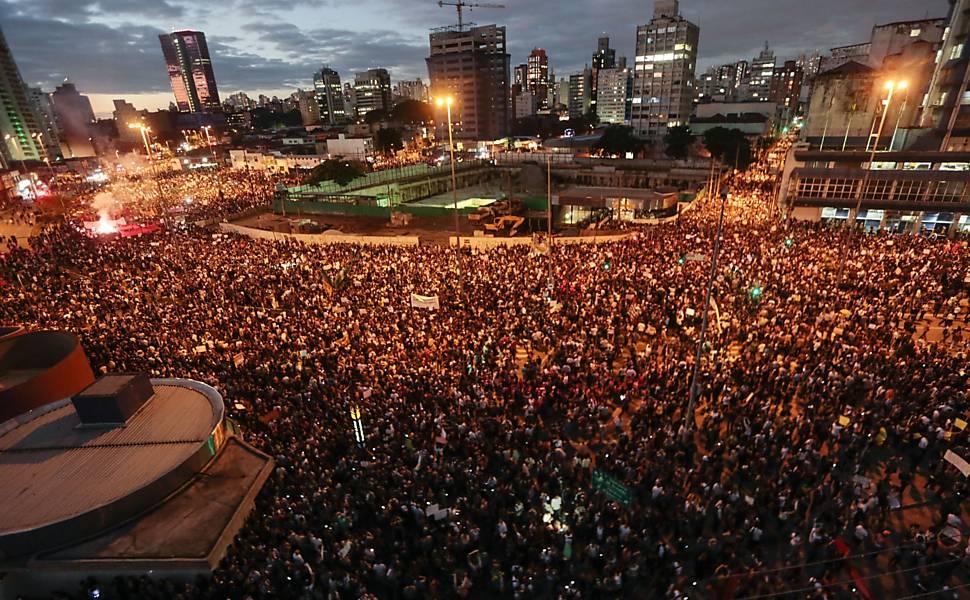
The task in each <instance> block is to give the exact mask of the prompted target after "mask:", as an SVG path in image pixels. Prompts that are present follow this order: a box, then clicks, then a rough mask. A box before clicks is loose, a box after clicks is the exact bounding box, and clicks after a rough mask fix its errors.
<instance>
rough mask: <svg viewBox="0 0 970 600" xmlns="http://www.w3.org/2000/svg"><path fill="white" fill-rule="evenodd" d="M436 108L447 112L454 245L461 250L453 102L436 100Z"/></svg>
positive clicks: (449, 98) (449, 99) (450, 98)
mask: <svg viewBox="0 0 970 600" xmlns="http://www.w3.org/2000/svg"><path fill="white" fill-rule="evenodd" d="M435 103H436V104H437V105H438V106H444V107H446V108H447V110H448V152H449V153H450V154H451V197H452V200H454V203H455V244H456V245H457V246H458V248H459V249H461V225H460V221H459V218H458V177H457V175H455V138H454V131H453V126H452V123H451V105H452V104H453V103H454V100H453V99H452V97H451V96H446V97H445V98H438V99H437V100H435Z"/></svg>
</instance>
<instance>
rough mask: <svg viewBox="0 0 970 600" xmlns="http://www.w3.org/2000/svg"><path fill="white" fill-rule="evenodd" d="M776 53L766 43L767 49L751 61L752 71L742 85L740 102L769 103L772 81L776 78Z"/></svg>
mask: <svg viewBox="0 0 970 600" xmlns="http://www.w3.org/2000/svg"><path fill="white" fill-rule="evenodd" d="M775 64H776V61H775V53H774V52H773V51H772V50H771V49H770V48H769V47H768V42H765V49H764V50H762V51H761V54H759V55H758V56H757V58H755V59H754V60H752V61H751V69H750V70H749V71H748V75H747V77H746V78H745V80H744V82H743V83H742V84H741V87H742V92H741V98H740V100H750V101H754V102H768V101H769V99H770V98H771V80H772V78H773V77H774V76H775Z"/></svg>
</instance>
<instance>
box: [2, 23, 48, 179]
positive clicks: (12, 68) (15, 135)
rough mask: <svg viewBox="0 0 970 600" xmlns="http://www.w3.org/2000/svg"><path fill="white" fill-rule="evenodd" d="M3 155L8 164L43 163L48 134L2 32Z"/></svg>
mask: <svg viewBox="0 0 970 600" xmlns="http://www.w3.org/2000/svg"><path fill="white" fill-rule="evenodd" d="M0 104H2V109H0V137H2V139H0V153H2V156H3V159H4V163H5V164H8V163H9V162H10V161H11V160H13V161H19V160H42V159H43V158H44V156H45V152H44V148H43V138H41V142H38V141H37V135H38V134H40V133H43V132H44V129H43V127H42V126H41V120H40V118H39V117H38V115H37V109H36V107H35V106H34V104H33V103H32V102H31V99H30V96H29V95H28V92H27V86H25V85H24V80H23V79H22V78H21V77H20V70H19V69H18V68H17V63H16V62H14V59H13V54H12V53H11V52H10V47H9V46H7V40H6V38H4V36H3V32H2V31H0Z"/></svg>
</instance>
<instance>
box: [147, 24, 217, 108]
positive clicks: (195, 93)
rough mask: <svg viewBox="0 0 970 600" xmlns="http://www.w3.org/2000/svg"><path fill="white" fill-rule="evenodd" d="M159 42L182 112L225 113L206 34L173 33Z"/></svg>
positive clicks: (176, 100) (197, 32)
mask: <svg viewBox="0 0 970 600" xmlns="http://www.w3.org/2000/svg"><path fill="white" fill-rule="evenodd" d="M158 39H159V41H160V42H161V44H162V55H163V56H164V57H165V65H166V67H167V69H168V79H169V82H170V83H171V85H172V92H173V93H174V94H175V105H176V106H177V107H178V110H179V112H216V111H219V110H221V109H222V106H221V104H220V103H219V90H218V88H217V87H216V76H215V73H214V72H213V71H212V59H211V58H210V57H209V46H208V45H207V44H206V41H205V34H204V33H202V32H201V31H189V30H185V31H173V32H172V33H163V34H161V35H159V36H158Z"/></svg>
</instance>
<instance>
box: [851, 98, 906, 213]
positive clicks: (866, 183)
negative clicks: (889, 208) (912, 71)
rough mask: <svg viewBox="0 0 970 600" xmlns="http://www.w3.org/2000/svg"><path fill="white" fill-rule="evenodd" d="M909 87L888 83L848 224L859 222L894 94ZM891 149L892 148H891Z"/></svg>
mask: <svg viewBox="0 0 970 600" xmlns="http://www.w3.org/2000/svg"><path fill="white" fill-rule="evenodd" d="M907 87H909V82H907V81H887V82H886V85H885V88H886V89H887V90H889V95H888V96H887V97H886V99H885V100H883V109H882V116H881V117H880V118H879V127H878V128H877V129H876V139H875V142H874V143H873V144H872V151H870V152H869V168H868V169H866V173H865V175H864V176H863V178H862V186H861V187H860V188H859V191H858V192H857V193H856V203H855V213H854V214H853V215H849V217H850V218H849V219H847V220H846V223H847V224H850V225H855V223H849V221H852V220H854V219H855V220H858V218H859V211H860V210H861V209H862V196H863V194H865V192H866V188H867V187H868V186H869V179H870V176H871V174H872V163H873V162H874V161H875V160H876V151H877V150H878V149H879V138H881V137H882V130H883V127H884V126H885V125H886V115H888V114H889V105H890V104H892V102H893V94H895V92H896V90H905V89H906V88H907ZM890 149H891V148H890Z"/></svg>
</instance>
